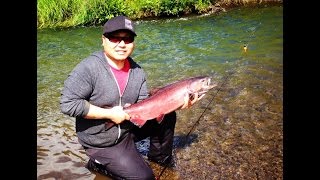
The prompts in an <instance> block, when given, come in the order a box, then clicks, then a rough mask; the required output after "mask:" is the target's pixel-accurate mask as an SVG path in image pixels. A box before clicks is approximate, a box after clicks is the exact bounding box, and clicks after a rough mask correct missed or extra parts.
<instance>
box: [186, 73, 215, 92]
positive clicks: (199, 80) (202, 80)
mask: <svg viewBox="0 0 320 180" xmlns="http://www.w3.org/2000/svg"><path fill="white" fill-rule="evenodd" d="M216 86H217V83H215V82H212V81H211V77H210V76H198V77H194V78H192V79H190V83H189V86H188V91H189V93H190V94H194V93H198V95H199V96H201V95H202V94H205V93H206V92H208V91H209V90H210V89H212V88H214V87H216Z"/></svg>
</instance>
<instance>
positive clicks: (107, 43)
mask: <svg viewBox="0 0 320 180" xmlns="http://www.w3.org/2000/svg"><path fill="white" fill-rule="evenodd" d="M102 45H103V49H104V52H105V54H106V55H107V57H108V58H110V59H111V60H112V61H122V60H125V59H126V58H127V57H128V56H130V55H131V54H132V52H133V50H134V46H135V45H134V36H133V35H132V34H131V33H130V32H128V31H126V30H123V31H122V30H120V31H116V32H114V33H111V34H108V35H107V37H105V36H103V35H102Z"/></svg>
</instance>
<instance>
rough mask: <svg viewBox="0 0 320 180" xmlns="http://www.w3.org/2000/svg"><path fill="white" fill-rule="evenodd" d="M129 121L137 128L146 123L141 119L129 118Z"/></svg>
mask: <svg viewBox="0 0 320 180" xmlns="http://www.w3.org/2000/svg"><path fill="white" fill-rule="evenodd" d="M130 121H131V122H132V123H133V124H134V125H136V126H138V127H139V128H141V127H142V126H143V125H144V124H145V123H146V122H147V121H146V120H143V119H140V118H131V119H130Z"/></svg>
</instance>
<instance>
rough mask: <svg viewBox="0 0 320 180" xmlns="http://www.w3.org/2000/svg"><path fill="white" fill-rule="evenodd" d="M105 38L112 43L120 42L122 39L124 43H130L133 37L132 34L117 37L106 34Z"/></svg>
mask: <svg viewBox="0 0 320 180" xmlns="http://www.w3.org/2000/svg"><path fill="white" fill-rule="evenodd" d="M106 38H108V39H109V41H110V42H113V43H120V42H121V41H123V42H124V43H125V44H129V43H132V42H133V41H134V37H133V36H127V37H119V36H111V35H108V36H106Z"/></svg>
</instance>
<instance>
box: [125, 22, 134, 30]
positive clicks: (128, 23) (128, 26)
mask: <svg viewBox="0 0 320 180" xmlns="http://www.w3.org/2000/svg"><path fill="white" fill-rule="evenodd" d="M124 25H125V27H126V28H128V29H131V30H133V27H132V24H131V21H130V20H128V19H125V20H124Z"/></svg>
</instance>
